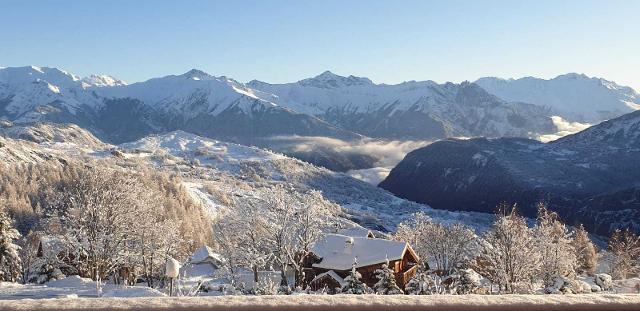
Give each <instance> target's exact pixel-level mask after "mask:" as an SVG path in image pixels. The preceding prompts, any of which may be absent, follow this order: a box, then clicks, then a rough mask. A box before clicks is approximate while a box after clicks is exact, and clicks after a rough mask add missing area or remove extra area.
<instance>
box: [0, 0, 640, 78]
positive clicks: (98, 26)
mask: <svg viewBox="0 0 640 311" xmlns="http://www.w3.org/2000/svg"><path fill="white" fill-rule="evenodd" d="M0 12H2V14H0V15H1V16H2V18H0V66H4V67H8V66H24V65H37V66H48V67H58V68H61V69H65V70H67V71H69V72H71V73H74V74H77V75H80V76H86V75H89V74H92V73H99V74H110V75H113V76H115V77H117V78H120V79H123V80H125V81H127V82H130V83H131V82H137V81H143V80H146V79H149V78H152V77H157V76H164V75H168V74H181V73H184V72H186V71H188V70H189V69H191V68H197V69H201V70H204V71H206V72H208V73H210V74H213V75H216V76H220V75H225V76H229V77H232V78H234V79H236V80H239V81H244V82H247V81H250V80H252V79H258V80H262V81H267V82H272V83H283V82H293V81H298V80H300V79H304V78H308V77H312V76H315V75H318V74H320V73H322V72H323V71H325V70H331V71H332V72H334V73H337V74H340V75H351V74H352V75H356V76H366V77H369V78H371V79H372V80H373V81H374V82H377V83H399V82H403V81H408V80H434V81H436V82H440V83H442V82H446V81H452V82H460V81H464V80H469V81H473V80H475V79H477V78H480V77H483V76H497V77H502V78H519V77H523V76H535V77H541V78H552V77H555V76H557V75H560V74H564V73H568V72H577V73H584V74H587V75H589V76H598V77H604V78H606V79H609V80H613V81H616V82H618V83H619V84H622V85H629V86H631V87H633V88H635V89H636V90H640V1H636V0H628V1H622V0H608V1H604V0H603V1H589V0H580V1H571V0H564V1H544V0H536V1H490V0H487V1H480V0H477V1H474V0H468V1H457V0H447V1H426V0H421V1H402V0H397V1H377V0H367V1H364V0H362V1H357V0H342V1H340V0H338V1H336V0H322V1H320V0H316V1H304V0H296V1H294V0H291V1H281V0H264V1H242V0H234V1H188V0H182V1H159V0H158V1H146V0H136V1H130V0H128V1H118V0H111V1H79V0H78V1H76V0H67V1H53V0H40V1H35V0H34V1H27V0H17V1H16V0H2V1H0Z"/></svg>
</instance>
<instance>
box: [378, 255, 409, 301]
mask: <svg viewBox="0 0 640 311" xmlns="http://www.w3.org/2000/svg"><path fill="white" fill-rule="evenodd" d="M375 274H376V277H377V278H378V282H377V283H376V284H375V285H373V290H374V291H375V292H376V294H378V295H398V294H402V293H403V292H402V290H401V289H400V287H398V284H397V283H396V276H395V271H393V269H390V268H389V259H387V262H386V263H385V264H383V265H382V268H381V269H378V270H376V271H375Z"/></svg>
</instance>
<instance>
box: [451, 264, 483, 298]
mask: <svg viewBox="0 0 640 311" xmlns="http://www.w3.org/2000/svg"><path fill="white" fill-rule="evenodd" d="M457 275H458V279H457V282H456V286H455V292H456V294H458V295H466V294H473V293H475V292H476V291H477V290H478V288H479V287H480V285H481V284H480V278H481V277H480V274H478V273H477V272H475V271H474V270H473V269H460V270H458V271H457Z"/></svg>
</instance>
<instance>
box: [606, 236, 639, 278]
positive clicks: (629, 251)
mask: <svg viewBox="0 0 640 311" xmlns="http://www.w3.org/2000/svg"><path fill="white" fill-rule="evenodd" d="M609 253H610V260H609V261H610V263H609V266H610V269H611V276H612V277H613V278H614V279H626V278H627V277H628V276H629V275H630V274H635V273H637V272H638V271H639V270H640V236H638V235H636V234H634V233H633V232H631V231H630V230H629V229H626V230H619V229H618V230H615V231H614V232H613V234H612V235H611V238H610V239H609Z"/></svg>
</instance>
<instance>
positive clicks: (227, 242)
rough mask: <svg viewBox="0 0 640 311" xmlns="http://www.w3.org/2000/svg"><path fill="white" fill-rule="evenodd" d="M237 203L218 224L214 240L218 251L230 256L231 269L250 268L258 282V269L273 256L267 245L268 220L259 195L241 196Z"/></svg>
mask: <svg viewBox="0 0 640 311" xmlns="http://www.w3.org/2000/svg"><path fill="white" fill-rule="evenodd" d="M233 202H234V203H233V205H234V209H233V210H232V211H228V212H227V213H226V214H225V215H223V216H222V217H221V219H219V220H218V222H217V223H216V225H215V226H214V239H215V240H216V242H217V245H218V251H219V252H220V253H221V254H222V255H223V256H224V257H225V258H226V259H227V262H226V263H227V265H229V266H228V267H227V269H228V270H229V272H233V271H234V269H235V268H236V267H237V266H246V267H249V268H250V269H251V270H252V271H253V279H254V283H255V284H258V281H259V278H258V271H259V270H260V269H261V268H262V267H264V266H265V265H266V263H267V260H268V259H269V257H270V255H271V253H270V249H269V248H268V245H267V231H266V228H267V221H268V219H267V218H266V213H265V211H264V210H263V207H262V206H261V205H260V201H259V200H258V199H256V198H242V199H239V198H238V199H235V200H234V201H233ZM232 277H233V276H232Z"/></svg>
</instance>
